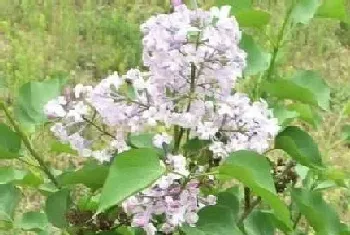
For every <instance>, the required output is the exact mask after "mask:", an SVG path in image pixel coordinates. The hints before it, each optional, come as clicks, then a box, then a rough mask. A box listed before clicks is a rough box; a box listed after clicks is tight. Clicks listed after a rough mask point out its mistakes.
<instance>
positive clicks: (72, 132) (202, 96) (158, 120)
mask: <svg viewBox="0 0 350 235" xmlns="http://www.w3.org/2000/svg"><path fill="white" fill-rule="evenodd" d="M229 12H230V7H227V6H225V7H222V8H221V9H219V8H217V7H214V8H212V9H211V10H210V11H203V10H201V9H197V10H193V11H192V10H189V9H188V8H187V7H186V6H185V5H179V6H176V7H175V11H174V13H172V14H160V15H157V16H153V17H151V18H150V19H149V20H148V21H147V22H145V23H144V24H143V25H141V30H142V32H143V34H144V38H143V61H144V65H145V67H147V68H148V71H147V72H141V71H140V70H138V69H131V70H129V71H128V72H127V74H126V75H123V76H119V75H118V74H117V73H114V74H112V75H110V76H108V77H107V78H105V79H103V80H102V81H101V82H100V83H99V84H97V85H96V86H94V87H92V86H84V85H81V84H78V85H77V86H76V87H75V88H74V92H72V93H73V95H66V96H61V97H58V98H57V99H54V100H52V101H50V102H48V104H47V105H46V106H45V112H46V114H47V115H48V116H49V117H51V118H57V119H58V120H59V121H58V122H56V123H55V124H54V125H53V126H52V128H51V131H52V132H53V133H54V135H55V136H56V137H57V138H58V139H59V140H60V141H62V142H64V143H68V144H70V145H71V147H72V148H73V149H75V150H76V151H77V152H78V153H79V154H80V155H81V156H84V157H94V158H96V159H98V160H99V161H101V162H103V161H109V160H110V158H111V157H112V155H113V154H115V153H120V152H123V151H126V150H128V149H130V147H129V146H128V144H127V135H128V134H130V133H141V132H145V131H146V132H147V131H150V130H155V129H156V127H157V126H162V127H164V128H165V129H168V130H171V129H172V128H174V127H176V128H178V129H179V130H180V132H181V131H182V132H184V131H186V132H187V133H188V136H189V138H198V139H201V140H209V141H210V146H209V150H210V151H212V153H213V156H214V157H215V158H219V159H223V158H225V157H226V156H227V155H228V154H230V153H232V152H234V151H237V150H242V149H247V150H253V151H257V152H260V153H261V152H264V151H266V150H267V149H268V146H269V142H270V140H271V139H273V137H274V136H275V135H276V134H277V132H278V130H279V126H278V124H277V120H276V119H275V118H273V115H272V113H271V111H270V110H269V109H268V107H267V104H266V102H265V101H263V100H260V101H255V102H252V101H251V100H250V99H249V97H248V96H247V95H246V94H242V93H238V92H236V91H235V89H234V87H235V84H236V81H237V79H238V78H239V77H241V76H242V73H243V70H244V68H245V66H246V54H245V52H244V51H242V50H241V49H240V48H239V41H240V39H241V32H240V30H239V28H238V25H237V22H236V20H235V19H234V18H233V17H230V16H229ZM88 126H93V127H95V129H97V130H98V131H100V132H101V133H102V134H104V136H105V138H100V136H96V137H95V139H94V138H89V139H87V138H84V134H85V129H86V127H88ZM175 137H176V138H177V137H178V136H175ZM101 141H102V142H104V144H101V143H100V142H101ZM171 141H172V138H171V137H170V136H169V135H167V134H166V133H162V134H157V135H155V136H154V138H153V144H154V146H155V147H157V148H162V147H163V145H164V144H165V145H169V144H170V143H171ZM96 142H98V143H99V146H101V145H102V146H103V147H102V149H101V148H99V149H97V148H96V147H95V146H96V144H95V143H96ZM165 164H166V166H167V167H168V168H169V169H171V170H170V173H168V174H166V175H164V176H162V177H161V178H160V179H159V180H158V181H157V182H156V183H155V184H154V185H153V186H152V187H150V188H148V189H146V190H144V191H143V192H141V193H138V194H136V195H134V196H132V197H130V198H128V199H127V200H126V201H125V202H124V203H123V208H124V210H125V212H127V213H128V214H129V215H130V216H132V225H133V226H135V227H142V228H143V229H144V230H145V231H146V232H147V234H155V232H156V231H157V230H159V229H160V230H161V231H163V232H164V233H166V234H167V233H170V232H172V231H173V230H174V229H175V228H176V227H178V226H181V225H182V224H183V223H187V224H189V225H194V224H195V223H196V221H197V219H198V218H197V217H198V216H197V214H196V213H197V211H198V210H199V209H200V208H201V207H202V206H204V205H207V204H213V203H215V197H214V196H209V197H208V198H203V197H201V196H200V193H199V188H198V182H197V181H196V180H194V179H192V180H188V179H190V178H191V177H189V174H190V172H189V168H188V166H187V159H186V158H185V157H184V156H182V155H177V151H176V154H175V153H174V155H171V154H167V156H166V160H165ZM155 215H163V216H164V218H165V220H164V222H162V225H161V227H160V228H159V227H158V228H155V226H154V218H155Z"/></svg>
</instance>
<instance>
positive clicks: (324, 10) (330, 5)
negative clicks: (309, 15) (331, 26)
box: [316, 0, 347, 21]
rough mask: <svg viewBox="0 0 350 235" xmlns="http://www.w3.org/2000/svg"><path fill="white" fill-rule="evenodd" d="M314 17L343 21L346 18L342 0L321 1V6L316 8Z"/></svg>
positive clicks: (344, 5)
mask: <svg viewBox="0 0 350 235" xmlns="http://www.w3.org/2000/svg"><path fill="white" fill-rule="evenodd" d="M316 16H317V17H322V18H333V19H337V20H341V21H345V19H346V17H347V13H346V3H345V1H344V0H323V4H322V5H321V6H320V7H319V8H318V11H317V15H316Z"/></svg>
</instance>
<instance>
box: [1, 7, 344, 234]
mask: <svg viewBox="0 0 350 235" xmlns="http://www.w3.org/2000/svg"><path fill="white" fill-rule="evenodd" d="M237 1H238V0H237ZM348 2H350V1H348ZM201 3H202V6H204V7H208V6H210V5H211V4H212V3H213V1H205V2H204V3H203V1H201ZM254 4H255V5H256V6H257V7H260V8H262V9H265V10H269V11H271V12H272V16H273V17H272V25H278V24H280V23H281V20H282V18H283V15H282V14H281V12H283V11H284V10H285V6H284V3H283V1H277V0H254ZM349 5H350V4H349ZM168 10H169V1H167V0H60V1H54V0H22V1H19V0H0V97H2V98H6V99H7V100H8V102H9V103H11V102H12V99H13V98H14V97H16V92H17V91H18V88H19V87H20V86H21V85H23V84H24V83H26V82H28V81H33V80H38V81H40V80H43V79H46V78H49V77H51V76H55V75H58V74H64V75H66V76H68V77H69V81H70V83H72V84H74V83H78V82H83V83H91V82H95V81H98V80H100V79H101V78H103V77H104V76H105V75H107V74H108V73H110V72H112V71H118V72H120V73H123V72H125V71H126V70H127V69H128V68H132V67H136V66H138V65H140V57H141V55H140V50H141V42H140V38H141V35H140V32H139V24H140V23H142V22H143V21H144V20H145V19H147V18H148V17H149V16H150V15H152V14H154V13H157V12H166V11H168ZM274 28H275V27H270V28H267V29H266V31H267V32H272V33H275V31H274V30H275V29H274ZM257 35H258V37H257V39H259V40H260V41H262V42H263V43H264V42H266V40H265V38H264V37H265V36H264V35H265V32H259V33H258V34H257ZM288 38H289V39H288V43H287V44H286V45H285V47H284V49H283V50H282V59H281V60H280V63H279V67H280V70H281V71H282V73H283V74H288V73H289V72H291V71H293V70H295V69H298V68H303V69H314V70H318V71H320V73H321V74H322V76H323V77H324V78H325V79H326V81H327V83H328V85H329V86H330V87H331V89H332V106H331V110H330V111H328V112H325V113H322V116H323V122H322V124H321V126H320V127H319V128H317V129H312V128H310V127H307V126H305V128H309V129H310V131H311V132H312V133H313V136H314V137H315V139H316V140H317V141H318V143H319V146H320V148H321V150H322V152H323V153H324V158H325V161H328V162H329V164H332V165H334V166H335V167H336V168H337V169H339V170H342V171H345V172H350V148H349V147H350V146H346V145H334V144H333V143H335V142H337V140H339V138H340V128H338V127H336V128H334V124H335V122H336V120H337V119H338V116H339V113H340V112H341V109H342V106H343V105H344V104H345V102H346V101H349V100H350V30H349V31H346V30H344V29H342V28H341V27H340V24H339V22H336V21H332V20H325V19H315V20H313V21H312V23H311V24H310V25H309V26H300V27H298V28H297V29H296V30H295V31H294V32H293V33H292V34H291V35H289V37H288ZM265 49H267V50H268V49H269V45H268V44H266V43H265ZM1 115H2V114H0V120H3V119H2V117H1ZM346 123H350V119H343V120H342V121H341V124H346ZM339 126H341V125H339ZM32 138H33V140H34V144H35V146H37V147H38V148H40V149H43V150H42V151H43V152H44V153H45V156H46V160H47V161H49V162H50V163H51V164H52V165H53V166H54V167H56V168H58V169H64V168H66V167H68V166H69V165H70V164H73V165H79V164H80V163H79V160H78V159H73V158H71V157H67V156H54V154H52V153H49V152H48V151H46V150H45V149H47V148H45V147H47V146H46V144H47V141H46V140H47V139H48V138H49V136H48V135H47V132H46V131H45V128H44V127H43V128H42V130H41V131H39V132H38V133H37V134H35V135H34V136H33V137H32ZM18 167H21V166H18ZM24 194H25V196H24V197H23V199H22V201H21V205H22V207H21V209H20V210H23V211H27V210H30V209H34V208H37V207H38V206H39V205H42V204H43V200H41V198H40V196H39V195H38V194H37V193H35V192H32V191H31V190H27V191H24ZM327 198H328V200H329V201H330V202H331V203H332V204H333V205H334V206H336V208H337V209H338V211H339V213H340V214H341V216H342V219H343V221H344V222H347V223H350V214H349V211H348V209H349V204H350V195H349V193H346V192H345V191H344V190H341V189H339V190H330V191H329V192H328V193H327ZM0 233H1V231H0ZM13 234H18V231H17V232H14V233H13Z"/></svg>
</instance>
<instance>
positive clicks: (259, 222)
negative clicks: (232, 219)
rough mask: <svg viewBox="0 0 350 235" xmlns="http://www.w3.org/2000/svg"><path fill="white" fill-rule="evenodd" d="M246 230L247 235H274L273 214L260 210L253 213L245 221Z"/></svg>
mask: <svg viewBox="0 0 350 235" xmlns="http://www.w3.org/2000/svg"><path fill="white" fill-rule="evenodd" d="M244 230H245V232H246V234H247V235H274V234H275V224H274V220H273V214H271V213H270V212H265V211H259V210H255V211H253V212H252V213H251V214H250V215H249V216H248V218H247V219H246V220H245V221H244Z"/></svg>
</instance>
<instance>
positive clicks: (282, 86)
mask: <svg viewBox="0 0 350 235" xmlns="http://www.w3.org/2000/svg"><path fill="white" fill-rule="evenodd" d="M262 90H263V91H264V92H267V93H268V94H270V95H271V96H274V97H276V98H279V99H282V100H283V99H289V100H295V101H300V102H303V103H306V104H312V105H317V100H316V99H315V97H314V96H313V94H312V93H311V92H310V91H309V90H308V89H306V88H303V87H301V86H299V85H297V84H295V83H294V82H293V81H291V80H289V79H288V80H287V79H278V80H276V81H273V82H264V83H263V86H262Z"/></svg>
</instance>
